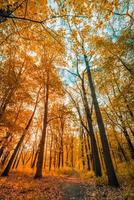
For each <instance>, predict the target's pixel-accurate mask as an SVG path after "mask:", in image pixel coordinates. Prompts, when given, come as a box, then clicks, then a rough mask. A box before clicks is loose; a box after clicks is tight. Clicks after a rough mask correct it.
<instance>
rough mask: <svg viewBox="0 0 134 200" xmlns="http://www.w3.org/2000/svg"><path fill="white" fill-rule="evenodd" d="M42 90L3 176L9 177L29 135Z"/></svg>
mask: <svg viewBox="0 0 134 200" xmlns="http://www.w3.org/2000/svg"><path fill="white" fill-rule="evenodd" d="M40 89H41V88H40ZM40 89H39V91H38V94H37V98H36V103H35V107H34V110H33V113H32V115H31V117H30V119H29V121H28V123H27V125H26V127H25V129H24V132H23V134H22V136H21V138H20V140H19V142H18V144H17V145H16V147H15V149H14V151H13V153H12V155H11V158H10V159H9V162H8V164H7V166H6V168H5V169H4V171H3V173H2V175H1V176H8V173H9V171H10V169H11V166H12V164H13V162H14V159H15V157H16V154H17V152H18V150H19V148H20V147H21V145H22V143H23V141H24V138H25V136H26V134H27V131H28V129H29V127H30V125H31V122H32V119H33V117H34V114H35V111H36V107H37V104H38V98H39V93H40Z"/></svg>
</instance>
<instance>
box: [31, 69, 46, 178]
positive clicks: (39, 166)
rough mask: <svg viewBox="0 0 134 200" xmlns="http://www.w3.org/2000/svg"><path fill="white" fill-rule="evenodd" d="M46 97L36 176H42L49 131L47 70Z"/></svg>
mask: <svg viewBox="0 0 134 200" xmlns="http://www.w3.org/2000/svg"><path fill="white" fill-rule="evenodd" d="M44 89H45V91H46V97H45V101H44V120H43V130H42V136H41V140H40V144H39V152H38V159H37V167H36V173H35V176H34V178H42V167H43V158H44V146H45V139H46V132H47V116H48V99H49V71H47V82H46V84H45V88H44Z"/></svg>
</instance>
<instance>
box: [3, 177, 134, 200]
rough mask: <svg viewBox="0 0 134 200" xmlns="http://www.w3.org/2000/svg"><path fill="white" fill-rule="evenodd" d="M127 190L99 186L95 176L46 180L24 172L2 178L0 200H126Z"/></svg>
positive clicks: (50, 178) (48, 178)
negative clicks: (92, 177)
mask: <svg viewBox="0 0 134 200" xmlns="http://www.w3.org/2000/svg"><path fill="white" fill-rule="evenodd" d="M133 187H134V185H133ZM126 191H127V188H125V187H124V188H118V189H117V188H111V187H109V186H105V185H101V186H97V185H96V184H95V181H94V179H91V178H90V179H81V178H80V177H79V176H78V175H76V174H75V175H72V176H66V175H63V176H52V175H51V176H48V175H47V176H44V177H43V178H42V179H34V178H33V175H32V174H31V175H27V174H22V173H11V174H10V175H9V176H8V177H0V200H89V199H90V200H124V194H126ZM132 193H133V192H132ZM127 196H128V195H127ZM127 199H129V200H132V199H133V198H127Z"/></svg>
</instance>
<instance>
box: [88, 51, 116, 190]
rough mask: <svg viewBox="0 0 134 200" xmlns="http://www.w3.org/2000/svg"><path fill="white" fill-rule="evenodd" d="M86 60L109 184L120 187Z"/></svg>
mask: <svg viewBox="0 0 134 200" xmlns="http://www.w3.org/2000/svg"><path fill="white" fill-rule="evenodd" d="M84 60H85V64H86V69H87V75H88V81H89V86H90V91H91V96H92V100H93V104H94V108H95V113H96V118H97V123H98V128H99V132H100V138H101V142H102V148H103V153H104V161H105V165H106V171H107V175H108V184H109V185H111V186H115V187H118V186H119V183H118V180H117V177H116V174H115V171H114V167H113V162H112V159H111V155H110V150H109V145H108V140H107V136H106V131H105V127H104V123H103V119H102V115H101V112H100V108H99V104H98V101H97V97H96V93H95V87H94V84H93V80H92V75H91V71H90V66H89V63H88V59H87V56H86V55H84Z"/></svg>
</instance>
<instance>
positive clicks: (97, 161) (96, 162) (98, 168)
mask: <svg viewBox="0 0 134 200" xmlns="http://www.w3.org/2000/svg"><path fill="white" fill-rule="evenodd" d="M82 91H83V104H84V108H85V113H86V118H87V123H88V129H89V136H90V138H91V147H92V154H93V166H94V171H95V175H96V176H102V172H101V165H100V158H99V153H98V148H97V144H96V139H95V134H94V129H93V124H92V118H91V112H90V109H89V106H88V101H87V97H86V91H85V87H84V82H83V81H82Z"/></svg>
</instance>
